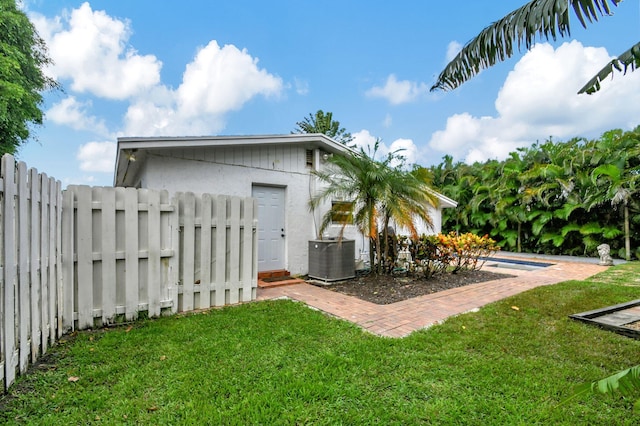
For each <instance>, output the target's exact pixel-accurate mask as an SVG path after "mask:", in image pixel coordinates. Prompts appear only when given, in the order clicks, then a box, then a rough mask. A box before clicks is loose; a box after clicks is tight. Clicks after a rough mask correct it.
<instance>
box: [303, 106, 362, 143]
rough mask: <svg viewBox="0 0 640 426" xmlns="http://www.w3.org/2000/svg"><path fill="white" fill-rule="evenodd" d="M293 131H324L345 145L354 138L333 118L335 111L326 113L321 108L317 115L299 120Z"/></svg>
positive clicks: (310, 115)
mask: <svg viewBox="0 0 640 426" xmlns="http://www.w3.org/2000/svg"><path fill="white" fill-rule="evenodd" d="M291 133H323V134H325V135H327V136H329V137H330V138H332V139H334V140H336V141H338V142H340V143H342V144H344V145H346V144H348V143H349V142H351V141H352V140H353V137H351V133H348V132H347V131H346V130H345V128H344V127H340V122H339V121H337V120H333V113H331V112H327V113H326V114H325V112H324V111H322V110H321V109H320V110H318V111H317V112H316V114H315V115H312V114H309V116H308V117H305V118H304V119H303V120H302V121H298V122H297V123H296V128H295V129H294V130H293V132H291Z"/></svg>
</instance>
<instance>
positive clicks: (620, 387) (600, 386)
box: [559, 365, 640, 410]
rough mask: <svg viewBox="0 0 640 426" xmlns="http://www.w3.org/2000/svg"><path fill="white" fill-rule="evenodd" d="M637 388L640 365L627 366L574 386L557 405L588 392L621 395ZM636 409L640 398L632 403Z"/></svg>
mask: <svg viewBox="0 0 640 426" xmlns="http://www.w3.org/2000/svg"><path fill="white" fill-rule="evenodd" d="M638 390H640V365H636V366H634V367H631V368H627V369H626V370H622V371H620V372H618V373H615V374H613V375H611V376H609V377H605V378H604V379H600V380H597V381H595V382H591V383H585V384H582V385H580V386H578V387H576V388H575V390H574V391H573V393H572V394H571V395H569V396H568V397H567V398H565V399H564V400H562V401H560V404H559V406H561V405H564V404H566V403H567V402H569V401H571V400H573V399H575V398H578V397H581V396H584V395H587V394H590V393H601V394H607V393H609V394H610V393H613V392H615V391H618V392H620V393H621V394H623V395H629V394H632V393H633V392H634V391H638ZM638 409H640V399H638V400H637V401H636V402H635V404H634V410H638Z"/></svg>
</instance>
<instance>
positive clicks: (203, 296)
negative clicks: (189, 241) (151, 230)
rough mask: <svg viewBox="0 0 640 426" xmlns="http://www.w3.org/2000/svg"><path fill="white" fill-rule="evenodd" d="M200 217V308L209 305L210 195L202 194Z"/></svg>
mask: <svg viewBox="0 0 640 426" xmlns="http://www.w3.org/2000/svg"><path fill="white" fill-rule="evenodd" d="M200 211H201V213H200V215H201V219H200V306H199V307H200V308H209V307H210V306H211V196H210V195H209V194H203V195H202V208H201V210H200Z"/></svg>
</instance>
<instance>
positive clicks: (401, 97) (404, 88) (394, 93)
mask: <svg viewBox="0 0 640 426" xmlns="http://www.w3.org/2000/svg"><path fill="white" fill-rule="evenodd" d="M428 92H429V88H428V86H427V85H426V84H424V83H416V82H414V81H409V80H402V81H398V79H397V78H396V76H395V75H394V74H391V75H389V77H388V78H387V82H386V83H385V85H384V86H374V87H372V88H371V89H369V90H367V92H366V93H365V94H366V95H367V96H369V97H372V98H383V99H386V100H387V101H389V103H391V104H392V105H399V104H404V103H407V102H411V101H414V100H416V99H417V98H418V97H420V96H422V95H425V94H427V93H428Z"/></svg>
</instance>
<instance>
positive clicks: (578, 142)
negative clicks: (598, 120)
mask: <svg viewBox="0 0 640 426" xmlns="http://www.w3.org/2000/svg"><path fill="white" fill-rule="evenodd" d="M431 171H432V173H433V184H434V185H435V187H436V188H437V190H438V191H440V192H441V193H443V194H444V195H446V196H448V197H451V198H453V199H454V200H456V201H457V202H458V207H457V208H456V209H445V210H444V212H443V229H447V230H452V231H455V232H459V233H468V232H470V233H473V234H477V235H484V234H488V235H489V236H490V237H492V238H493V239H495V240H496V242H497V244H498V245H499V246H500V247H501V248H502V249H504V250H509V251H517V252H531V253H547V254H564V255H580V256H596V255H597V251H596V247H597V246H598V245H600V244H602V243H606V244H609V246H610V247H611V253H612V255H614V256H617V257H620V258H627V259H629V258H640V200H639V199H640V126H638V127H636V128H635V129H633V130H631V131H622V130H619V129H616V130H610V131H607V132H605V133H604V134H602V136H600V137H599V138H598V139H593V140H587V139H584V138H573V139H571V140H568V141H566V142H558V141H554V140H553V139H551V138H550V139H548V140H547V141H545V142H543V143H535V144H533V145H531V146H530V147H527V148H519V149H517V150H516V151H515V152H512V153H510V155H509V157H508V158H507V159H505V160H503V161H498V160H489V161H486V162H484V163H479V162H477V163H474V164H471V165H469V164H465V163H462V162H457V163H454V162H453V160H452V157H451V156H445V157H444V158H443V161H442V162H441V163H440V164H438V165H437V166H432V167H431Z"/></svg>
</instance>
